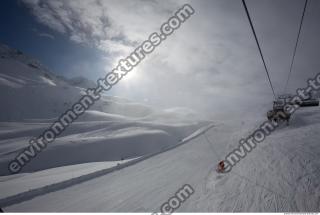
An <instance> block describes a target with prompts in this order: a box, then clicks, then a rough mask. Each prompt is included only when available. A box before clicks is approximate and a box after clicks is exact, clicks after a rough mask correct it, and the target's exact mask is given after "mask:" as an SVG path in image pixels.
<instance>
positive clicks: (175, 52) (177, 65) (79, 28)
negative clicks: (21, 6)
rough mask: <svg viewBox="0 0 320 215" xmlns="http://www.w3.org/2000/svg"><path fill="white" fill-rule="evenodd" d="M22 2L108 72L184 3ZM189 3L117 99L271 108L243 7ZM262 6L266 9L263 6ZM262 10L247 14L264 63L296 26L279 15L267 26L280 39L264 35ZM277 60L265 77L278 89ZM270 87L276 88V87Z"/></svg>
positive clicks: (278, 53)
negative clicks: (96, 53)
mask: <svg viewBox="0 0 320 215" xmlns="http://www.w3.org/2000/svg"><path fill="white" fill-rule="evenodd" d="M22 1H23V2H24V3H25V4H26V5H27V6H28V7H29V8H31V11H32V13H33V14H34V15H35V16H36V18H37V20H38V21H39V22H40V23H42V24H44V25H46V26H48V27H50V28H51V29H53V30H55V31H58V32H60V33H62V34H66V35H68V36H69V38H70V40H72V41H74V42H76V43H85V44H88V45H90V46H93V47H96V48H98V49H100V50H102V51H104V52H106V53H107V56H108V58H109V61H108V65H107V66H106V69H111V68H112V67H113V66H114V65H115V63H116V59H118V58H119V57H125V56H127V55H128V54H129V53H130V52H131V51H133V50H134V48H135V47H136V46H137V45H140V43H141V42H142V41H144V40H145V39H147V38H148V36H149V34H150V33H152V32H154V31H158V30H159V27H160V26H161V24H162V23H163V22H165V21H166V20H167V19H168V18H169V17H170V16H171V15H172V14H173V12H174V11H176V10H177V9H178V8H179V7H181V5H183V4H184V3H186V2H185V1H173V0H166V1H162V0H150V1H147V0H121V1H118V0H100V1H99V0H83V1H79V0H68V1H66V0H55V1H51V0H22ZM189 2H190V4H191V5H192V6H193V8H194V9H195V11H196V12H195V14H194V15H193V16H192V17H191V18H190V20H188V21H186V22H185V23H184V24H183V25H182V26H181V28H180V29H178V30H177V31H176V32H175V33H174V34H173V35H172V36H170V37H168V38H167V40H166V41H164V42H163V43H162V44H161V45H160V46H159V47H157V49H156V51H154V52H153V53H152V54H151V55H150V56H148V57H147V58H146V59H145V60H144V61H143V62H142V64H140V65H139V67H138V68H136V69H135V71H133V72H136V73H139V76H138V77H139V78H136V79H132V81H126V82H125V83H121V82H120V83H119V86H117V87H116V88H115V89H114V90H116V91H117V94H119V95H120V96H125V97H130V96H131V97H137V98H139V97H140V98H141V99H142V100H144V99H147V100H149V101H151V100H153V101H156V102H158V103H161V104H163V105H168V106H172V105H179V104H180V105H186V106H190V107H195V108H199V109H209V110H210V109H212V110H213V111H221V109H223V108H221V107H224V109H237V107H235V106H234V105H233V104H234V102H233V101H235V102H236V103H237V104H238V106H243V109H246V108H249V107H252V106H254V105H255V104H258V103H259V104H265V103H271V99H272V94H271V91H270V89H269V86H268V82H267V80H266V76H265V74H264V71H263V67H262V64H261V59H260V58H259V55H258V53H257V47H256V44H255V42H254V40H253V37H252V33H251V30H250V28H249V25H248V20H247V18H246V16H245V13H244V11H243V8H242V5H241V2H236V1H227V0H226V1H212V0H202V1H198V0H197V1H195V0H190V1H189ZM265 4H268V5H269V3H268V1H265ZM249 6H250V7H252V4H250V5H249ZM255 7H257V8H258V5H255ZM251 9H252V8H251ZM260 10H261V12H260V14H257V13H255V14H253V15H254V16H255V23H254V24H255V26H257V30H258V34H259V35H258V36H261V34H262V33H264V36H263V37H260V38H262V39H263V40H262V42H263V43H262V45H263V50H264V51H265V50H266V51H265V53H266V56H267V61H268V60H269V58H268V57H269V56H270V55H271V54H272V53H271V51H270V50H278V49H279V48H278V47H280V45H281V44H283V41H287V37H288V36H287V35H288V34H289V33H286V34H285V35H286V37H285V38H281V37H280V36H281V35H280V33H281V32H293V30H295V28H292V26H294V25H287V24H286V23H283V25H281V26H280V25H279V23H278V20H279V19H280V20H281V16H285V15H284V13H279V14H277V17H279V19H276V20H273V21H274V23H273V24H274V25H273V28H272V32H274V29H277V30H278V31H277V32H276V33H277V35H279V36H278V37H272V35H271V36H268V35H269V34H268V31H267V30H268V28H267V26H266V25H267V24H268V20H269V19H268V17H269V16H272V13H271V15H270V12H271V11H272V10H269V11H265V14H264V16H265V17H263V16H261V17H262V18H260V20H259V15H261V14H263V13H264V11H263V10H264V9H263V8H260ZM292 10H293V9H292ZM296 15H297V16H298V15H299V14H296V12H295V11H294V12H292V13H290V14H289V15H286V17H285V18H286V19H287V20H291V19H292V17H295V16H296ZM261 24H263V26H264V27H266V29H267V30H265V31H264V32H262V31H259V30H261V29H262V27H261V26H262V25H261ZM274 26H278V28H275V27H274ZM287 26H288V27H287ZM289 27H290V29H289ZM261 32H262V33H261ZM268 44H272V45H274V46H273V47H270V46H268ZM289 45H290V44H289ZM289 45H288V46H289ZM285 48H288V47H285ZM268 50H269V53H271V54H269V55H267V54H268V52H267V51H268ZM284 54H286V55H288V54H289V52H285V49H281V50H279V51H276V52H275V53H274V55H273V57H274V56H281V55H284ZM110 59H112V60H110ZM275 60H276V59H273V65H275V66H274V67H273V68H275V69H273V71H275V72H273V74H271V76H272V78H273V79H274V81H275V83H276V84H278V83H280V84H281V83H282V79H283V80H284V78H283V77H285V75H284V73H283V74H282V73H280V72H278V71H276V68H277V67H276V66H277V65H283V62H276V63H274V62H275ZM111 62H112V63H111ZM268 63H270V62H269V61H268ZM270 64H271V63H270ZM284 72H286V71H284ZM279 77H280V78H279ZM276 88H280V87H279V86H277V85H276ZM226 107H227V108H226ZM255 107H256V108H259V107H260V106H255Z"/></svg>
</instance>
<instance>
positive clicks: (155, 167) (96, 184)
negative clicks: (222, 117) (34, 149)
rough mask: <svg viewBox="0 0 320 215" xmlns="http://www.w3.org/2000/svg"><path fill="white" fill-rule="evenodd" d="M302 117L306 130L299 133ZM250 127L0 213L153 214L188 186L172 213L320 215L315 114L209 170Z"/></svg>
mask: <svg viewBox="0 0 320 215" xmlns="http://www.w3.org/2000/svg"><path fill="white" fill-rule="evenodd" d="M304 113H309V114H304ZM299 114H301V115H299ZM300 117H304V120H305V121H307V122H308V123H307V124H304V125H301V126H299V125H298V123H299V120H300V119H299V118H300ZM295 123H296V124H295ZM256 126H257V124H256V123H253V122H250V121H249V122H248V123H246V126H243V125H242V124H241V123H237V122H232V123H227V122H226V123H223V124H220V125H219V126H216V127H213V128H212V129H210V130H209V131H207V132H206V135H207V137H208V140H210V142H208V141H207V140H206V138H204V135H200V136H198V137H196V138H195V139H193V140H191V141H190V142H189V143H188V144H185V145H182V146H179V147H177V148H175V149H172V150H170V151H167V152H164V153H161V154H159V155H156V156H155V157H152V158H149V159H147V160H145V161H142V162H140V163H137V164H135V165H133V166H130V167H127V168H125V169H122V170H119V171H116V172H113V173H110V174H107V175H105V176H101V177H99V178H96V179H93V180H90V181H87V182H84V183H81V184H78V185H74V186H72V187H69V188H66V189H64V190H59V191H56V192H52V193H48V194H45V195H43V196H39V197H36V198H34V199H31V200H29V201H26V202H22V203H19V204H16V205H12V206H10V207H7V208H5V210H6V211H73V212H75V211H104V212H130V211H131V212H132V211H135V212H147V211H148V212H151V211H159V207H160V206H161V204H162V203H164V202H166V201H167V200H168V198H169V197H171V196H172V194H173V193H174V192H176V190H177V189H178V188H180V187H181V186H182V185H183V184H190V185H191V186H192V187H193V188H194V190H195V193H194V194H193V195H192V196H190V198H189V199H188V200H186V201H185V202H184V203H182V205H181V207H180V208H179V209H178V210H177V211H178V212H244V211H247V212H286V211H304V212H317V211H319V209H320V180H319V176H320V171H319V170H320V160H319V156H318V155H319V153H320V145H319V143H318V139H319V138H318V130H319V128H320V118H319V117H318V113H317V110H314V109H308V110H300V111H299V112H297V113H296V115H295V116H294V118H293V120H292V122H291V126H289V127H282V128H279V129H278V130H277V131H275V132H274V133H273V134H271V135H270V136H268V137H267V139H266V140H265V141H264V142H262V143H260V144H259V145H258V146H257V147H256V148H255V149H254V150H253V151H252V152H250V153H249V154H248V155H247V156H246V157H245V158H244V159H243V160H241V161H240V162H239V163H238V164H237V165H236V166H235V167H234V168H233V169H232V170H231V172H230V173H227V174H218V173H217V172H216V171H215V168H216V164H217V161H218V160H220V159H223V158H224V157H223V156H225V155H226V154H227V153H228V152H229V150H230V149H233V147H235V146H236V144H237V141H238V140H239V139H240V138H241V137H245V135H247V134H250V133H251V132H252V131H253V130H252V129H253V128H255V127H256ZM250 129H251V130H250ZM214 150H215V151H216V152H214ZM217 155H218V156H219V157H218V158H217Z"/></svg>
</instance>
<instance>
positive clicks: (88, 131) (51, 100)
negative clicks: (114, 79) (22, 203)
mask: <svg viewBox="0 0 320 215" xmlns="http://www.w3.org/2000/svg"><path fill="white" fill-rule="evenodd" d="M0 56H1V58H0V68H1V72H0V99H1V101H3V102H2V103H1V106H0V112H1V114H0V126H1V131H0V155H1V158H0V175H8V174H9V172H8V170H7V166H8V163H9V162H10V161H11V160H12V159H13V158H14V157H15V156H16V155H17V154H18V153H19V152H20V151H21V150H22V149H23V148H24V147H27V146H28V140H29V139H30V138H32V137H37V136H39V135H40V134H41V133H42V132H43V131H45V130H46V129H47V128H48V127H49V126H50V123H52V122H54V121H55V119H56V118H57V117H58V116H59V115H60V114H62V113H63V112H65V110H67V109H68V108H70V107H71V106H72V105H73V104H74V102H76V101H77V100H78V99H79V98H80V97H81V95H82V94H83V93H84V91H85V89H84V88H81V83H84V84H83V85H88V83H90V81H85V79H84V78H75V79H71V80H66V79H64V78H61V77H57V76H55V75H54V74H52V73H51V72H50V71H49V70H48V69H46V68H45V67H44V66H42V65H41V64H40V63H39V62H37V61H36V60H34V59H32V58H30V57H28V56H26V55H24V54H22V53H21V52H20V51H17V50H14V49H11V48H9V47H7V46H5V45H0ZM75 85H77V86H75ZM207 124H208V122H205V121H202V120H198V119H197V116H196V114H195V113H194V112H193V111H191V110H188V109H184V108H171V109H166V110H157V109H154V108H151V107H149V106H147V105H144V104H139V103H135V102H132V101H129V100H127V99H122V98H117V97H111V96H105V95H104V96H102V98H101V99H100V100H99V101H98V102H97V103H96V104H95V105H94V106H93V107H92V108H91V109H90V110H89V111H87V112H86V113H85V114H83V115H82V116H81V117H79V119H78V120H77V121H76V122H74V123H73V124H72V125H71V126H70V127H68V128H67V130H66V131H65V132H63V133H62V135H61V136H59V138H57V139H56V140H55V141H54V143H53V144H49V145H48V147H47V148H46V149H45V150H44V151H43V152H41V153H40V154H39V155H38V156H37V157H36V158H34V159H33V160H32V161H31V162H30V163H28V164H27V165H26V166H25V167H24V168H23V170H22V171H23V172H33V171H39V170H44V169H48V168H55V167H61V166H66V165H74V164H81V163H87V162H102V161H120V160H124V159H131V158H136V157H140V156H143V155H147V154H150V153H154V152H158V151H161V150H164V149H166V148H168V147H170V146H172V145H176V144H178V143H179V141H180V140H181V139H183V138H184V137H186V136H188V135H189V134H191V133H192V132H193V131H195V130H197V129H198V128H200V127H202V126H204V125H207Z"/></svg>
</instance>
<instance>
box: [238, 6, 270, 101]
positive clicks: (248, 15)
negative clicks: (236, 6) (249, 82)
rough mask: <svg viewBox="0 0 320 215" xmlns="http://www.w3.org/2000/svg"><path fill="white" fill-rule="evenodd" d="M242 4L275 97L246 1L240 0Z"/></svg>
mask: <svg viewBox="0 0 320 215" xmlns="http://www.w3.org/2000/svg"><path fill="white" fill-rule="evenodd" d="M242 4H243V7H244V9H245V11H246V14H247V17H248V20H249V23H250V26H251V30H252V32H253V35H254V38H255V40H256V43H257V46H258V49H259V53H260V56H261V59H262V62H263V66H264V69H265V71H266V73H267V78H268V81H269V84H270V87H271V90H272V93H273V96H274V98H275V99H276V93H275V91H274V88H273V85H272V82H271V78H270V74H269V71H268V68H267V65H266V62H265V60H264V57H263V54H262V50H261V47H260V44H259V41H258V37H257V34H256V31H255V30H254V27H253V24H252V21H251V17H250V14H249V11H248V8H247V4H246V1H245V0H242Z"/></svg>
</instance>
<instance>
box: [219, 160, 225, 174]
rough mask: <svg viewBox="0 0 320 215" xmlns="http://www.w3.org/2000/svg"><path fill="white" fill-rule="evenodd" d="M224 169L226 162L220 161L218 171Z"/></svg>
mask: <svg viewBox="0 0 320 215" xmlns="http://www.w3.org/2000/svg"><path fill="white" fill-rule="evenodd" d="M223 171H224V162H223V161H220V162H219V164H218V172H223Z"/></svg>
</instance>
